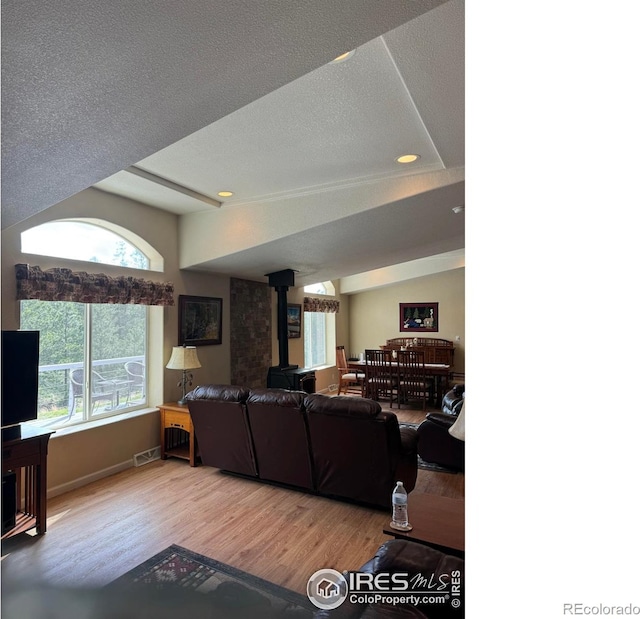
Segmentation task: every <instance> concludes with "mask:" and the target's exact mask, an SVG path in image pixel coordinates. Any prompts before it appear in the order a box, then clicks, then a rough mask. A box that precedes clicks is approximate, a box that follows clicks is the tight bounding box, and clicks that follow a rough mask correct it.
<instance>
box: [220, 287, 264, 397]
mask: <svg viewBox="0 0 640 619" xmlns="http://www.w3.org/2000/svg"><path fill="white" fill-rule="evenodd" d="M271 304H272V297H271V288H269V286H268V285H267V284H266V283H264V284H262V283H260V282H253V281H249V280H246V279H235V278H233V277H232V278H231V282H230V306H231V310H230V323H231V329H230V332H231V383H232V384H233V385H242V386H244V387H266V386H267V374H268V372H269V368H270V367H271V365H272V360H271V353H272V348H271V346H272V344H271V342H272V326H271Z"/></svg>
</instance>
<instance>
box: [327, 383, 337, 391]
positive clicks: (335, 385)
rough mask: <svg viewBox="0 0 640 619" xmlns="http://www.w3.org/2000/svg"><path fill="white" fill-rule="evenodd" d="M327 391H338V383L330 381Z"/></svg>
mask: <svg viewBox="0 0 640 619" xmlns="http://www.w3.org/2000/svg"><path fill="white" fill-rule="evenodd" d="M329 391H338V383H332V384H331V385H329Z"/></svg>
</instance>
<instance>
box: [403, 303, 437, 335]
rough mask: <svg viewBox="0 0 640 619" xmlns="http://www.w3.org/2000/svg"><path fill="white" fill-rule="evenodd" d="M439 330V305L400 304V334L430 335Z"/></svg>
mask: <svg viewBox="0 0 640 619" xmlns="http://www.w3.org/2000/svg"><path fill="white" fill-rule="evenodd" d="M437 330H438V304H437V303H400V333H406V332H412V333H428V332H434V331H437Z"/></svg>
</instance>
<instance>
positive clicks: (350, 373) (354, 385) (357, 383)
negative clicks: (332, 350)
mask: <svg viewBox="0 0 640 619" xmlns="http://www.w3.org/2000/svg"><path fill="white" fill-rule="evenodd" d="M336 365H337V366H338V372H339V373H340V378H339V382H338V395H340V394H341V393H343V391H344V393H355V394H358V395H361V396H362V395H364V379H365V375H364V372H359V371H357V370H352V369H350V368H349V365H348V363H347V354H346V353H345V351H344V346H336Z"/></svg>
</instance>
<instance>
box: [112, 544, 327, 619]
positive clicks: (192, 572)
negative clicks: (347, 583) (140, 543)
mask: <svg viewBox="0 0 640 619" xmlns="http://www.w3.org/2000/svg"><path fill="white" fill-rule="evenodd" d="M108 588H112V589H113V591H114V592H115V591H117V592H118V593H120V592H124V593H131V592H132V591H136V590H139V591H140V592H144V593H145V594H147V595H148V594H149V592H150V591H151V592H153V591H156V592H158V593H163V594H166V593H167V592H171V591H176V590H181V591H185V590H191V591H197V592H198V593H200V594H202V595H203V596H206V604H207V607H208V608H210V609H211V611H212V614H211V616H212V617H225V618H226V617H269V618H271V617H274V618H275V617H291V618H294V617H300V618H311V617H312V616H313V610H314V609H315V607H314V606H313V605H312V604H311V602H310V601H309V600H308V598H307V597H306V596H304V595H301V594H299V593H296V592H295V591H290V590H289V589H285V588H284V587H281V586H279V585H276V584H274V583H272V582H269V581H267V580H263V579H262V578H258V577H257V576H253V575H252V574H248V573H247V572H243V571H242V570H239V569H237V568H235V567H232V566H230V565H226V564H225V563H221V562H220V561H216V560H215V559H210V558H209V557H205V556H204V555H200V554H197V553H195V552H192V551H191V550H187V549H186V548H182V547H181V546H177V545H172V546H169V548H166V549H165V550H163V551H162V552H160V553H158V554H157V555H155V556H153V557H151V558H150V559H148V560H147V561H145V562H144V563H142V564H140V565H139V566H138V567H135V568H134V569H132V570H131V571H129V572H127V573H126V574H124V575H123V576H121V577H120V578H118V579H117V580H115V581H114V582H112V583H111V584H110V585H108ZM198 600H199V602H200V604H199V605H201V603H202V598H200V597H199V596H198ZM185 610H186V609H185Z"/></svg>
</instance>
